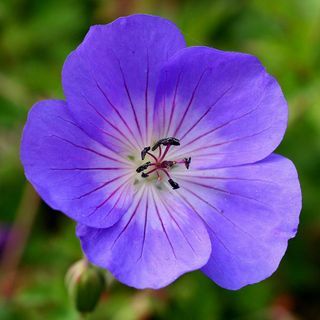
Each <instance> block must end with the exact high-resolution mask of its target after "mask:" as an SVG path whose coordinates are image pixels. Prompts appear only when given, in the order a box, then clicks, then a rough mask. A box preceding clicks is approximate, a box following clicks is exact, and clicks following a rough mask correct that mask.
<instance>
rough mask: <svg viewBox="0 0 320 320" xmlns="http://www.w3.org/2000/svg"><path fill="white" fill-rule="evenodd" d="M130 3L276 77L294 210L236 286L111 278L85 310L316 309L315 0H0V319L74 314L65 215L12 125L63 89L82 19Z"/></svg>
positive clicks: (181, 315)
mask: <svg viewBox="0 0 320 320" xmlns="http://www.w3.org/2000/svg"><path fill="white" fill-rule="evenodd" d="M136 12H141V13H151V14H156V15H161V16H163V17H167V18H169V19H171V20H173V21H174V22H175V23H176V24H177V25H178V26H179V27H180V28H181V29H182V32H183V33H184V34H185V37H186V39H187V42H188V44H189V45H208V46H214V47H217V48H220V49H223V50H232V51H243V52H248V53H251V54H254V55H256V56H258V57H259V59H260V60H261V61H262V62H263V64H264V65H265V66H266V67H267V70H268V71H269V72H270V73H271V74H273V75H274V76H275V77H276V78H277V79H278V81H279V82H280V84H281V86H282V88H283V91H284V93H285V96H286V97H287V99H288V102H289V106H290V121H289V128H288V131H287V133H286V136H285V138H284V140H283V142H282V144H281V146H280V147H279V149H278V152H280V153H282V154H283V155H285V156H287V157H289V158H290V159H292V160H293V161H294V163H295V164H296V166H297V169H298V172H299V175H300V181H301V185H302V190H303V199H304V200H303V211H302V215H301V223H300V228H299V232H298V235H297V237H296V238H295V239H293V240H291V241H290V244H289V249H288V251H287V254H286V256H285V258H284V259H283V261H282V262H281V265H280V268H279V269H278V271H277V272H276V273H275V274H274V275H273V276H272V277H271V278H269V279H268V280H266V281H264V282H262V283H260V284H256V285H253V286H249V287H246V288H244V289H242V290H240V291H235V292H233V291H227V290H224V289H222V288H219V287H218V286H216V285H215V284H214V283H212V282H211V281H210V280H209V279H207V278H206V277H205V276H203V275H202V274H201V273H200V272H194V273H191V274H187V275H185V276H183V277H181V278H180V279H178V280H177V281H176V282H175V283H174V284H172V285H171V286H169V287H167V288H165V289H163V290H160V291H151V290H146V291H136V290H133V289H130V288H127V287H125V286H123V285H121V284H119V283H113V284H112V286H110V288H109V289H108V290H107V291H106V292H105V293H104V294H103V296H102V299H101V301H100V303H99V305H98V307H97V309H96V311H95V312H94V313H93V314H91V315H90V316H88V319H117V320H129V319H200V320H202V319H205V320H206V319H226V320H229V319H231V320H232V319H239V320H240V319H243V320H245V319H247V320H264V319H265V320H269V319H270V320H273V319H275V320H278V319H281V320H292V319H310V320H316V319H320V250H319V248H320V1H319V0H304V1H302V0H288V1H285V0H268V1H262V0H256V1H254V0H252V1H251V0H208V1H206V0H189V1H182V0H167V1H156V0H140V1H139V0H136V1H129V0H109V1H108V0H81V1H76V0H46V1H44V0H1V1H0V277H1V282H0V285H1V287H0V290H1V291H0V319H27V320H28V319H36V320H37V319H48V320H50V319H78V318H79V315H78V314H77V312H76V311H75V309H74V307H73V305H72V303H71V302H70V300H69V299H68V295H67V291H66V289H65V286H64V275H65V273H66V271H67V269H68V267H69V266H70V265H71V264H72V263H73V262H74V261H76V260H77V259H79V258H81V250H80V247H79V243H78V240H77V239H76V237H75V235H74V224H73V223H72V222H71V221H70V220H68V219H67V218H66V217H64V216H63V215H62V214H60V213H58V212H54V211H52V210H51V209H50V208H48V207H47V206H46V205H45V204H44V203H43V202H41V201H40V199H39V198H38V197H37V195H36V194H35V193H34V191H33V189H32V188H31V187H30V185H28V183H27V182H26V180H25V178H24V174H23V170H22V167H21V164H20V161H19V144H20V136H21V130H22V128H23V124H24V122H25V120H26V116H27V112H28V110H29V109H30V107H31V106H32V104H33V103H35V102H36V101H37V100H39V99H42V98H54V97H56V98H63V93H62V89H61V83H60V74H61V67H62V65H63V62H64V59H65V58H66V56H67V54H68V53H69V52H70V51H72V50H73V49H74V48H75V47H76V46H77V44H78V43H79V42H81V40H82V39H83V37H84V35H85V33H86V32H87V30H88V28H89V26H90V25H92V24H96V23H108V22H110V21H112V20H114V19H115V18H117V17H119V16H122V15H127V14H131V13H136Z"/></svg>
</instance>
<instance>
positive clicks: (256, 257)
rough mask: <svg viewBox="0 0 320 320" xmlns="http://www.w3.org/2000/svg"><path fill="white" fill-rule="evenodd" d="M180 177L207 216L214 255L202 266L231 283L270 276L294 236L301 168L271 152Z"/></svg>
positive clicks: (217, 278)
mask: <svg viewBox="0 0 320 320" xmlns="http://www.w3.org/2000/svg"><path fill="white" fill-rule="evenodd" d="M175 179H176V180H177V181H178V182H179V184H180V186H181V191H180V194H181V195H182V197H184V198H185V201H186V202H187V203H188V204H189V206H191V207H192V208H193V209H194V210H195V211H197V212H198V213H199V215H201V216H202V217H203V219H204V221H206V223H207V227H208V231H209V233H210V237H211V241H212V255H211V257H210V260H209V262H208V264H207V265H206V266H205V267H204V268H203V269H202V270H203V271H204V273H205V274H206V275H208V276H209V277H210V278H211V279H212V280H214V281H215V282H216V283H217V284H219V285H220V286H222V287H224V288H227V289H239V288H241V287H243V286H245V285H248V284H252V283H255V282H259V281H261V280H263V279H265V278H267V277H269V276H270V275H271V274H272V273H273V272H274V271H275V270H276V269H277V267H278V265H279V263H280V260H281V258H282V256H283V255H284V253H285V251H286V248H287V241H288V239H290V238H292V237H294V235H295V233H296V231H297V226H298V223H299V213H300V210H301V191H300V186H299V181H298V177H297V172H296V169H295V167H294V165H293V164H292V163H291V161H290V160H288V159H286V158H284V157H281V156H278V155H275V154H273V155H271V156H269V157H268V158H266V159H265V160H263V161H260V162H257V163H254V164H248V165H243V166H238V167H229V168H223V169H208V170H202V171H199V170H197V171H190V173H189V174H188V175H186V174H184V176H182V175H181V176H180V179H179V177H178V175H177V176H176V177H175Z"/></svg>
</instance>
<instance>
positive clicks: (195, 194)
mask: <svg viewBox="0 0 320 320" xmlns="http://www.w3.org/2000/svg"><path fill="white" fill-rule="evenodd" d="M184 189H185V190H186V191H188V192H189V193H191V194H192V195H193V196H195V197H196V198H198V199H199V200H200V201H202V202H203V203H205V204H206V205H207V206H209V207H210V208H212V209H213V210H214V211H216V212H217V213H218V214H219V215H220V216H221V217H223V218H224V219H225V220H227V221H228V222H229V223H230V224H232V225H233V226H234V227H235V228H237V229H239V230H240V231H241V232H242V233H244V234H246V235H248V236H249V237H250V238H252V239H254V240H256V238H255V237H253V236H252V235H251V234H250V233H248V232H247V231H246V230H244V229H242V228H241V227H240V226H239V225H237V224H236V223H234V222H233V221H232V220H231V219H229V218H228V217H227V216H226V215H224V214H223V211H222V210H220V209H218V208H216V207H215V206H214V205H212V203H210V202H209V201H207V200H205V199H203V198H202V197H201V196H200V195H199V194H197V193H196V192H194V191H192V190H190V189H188V188H186V187H185V186H184Z"/></svg>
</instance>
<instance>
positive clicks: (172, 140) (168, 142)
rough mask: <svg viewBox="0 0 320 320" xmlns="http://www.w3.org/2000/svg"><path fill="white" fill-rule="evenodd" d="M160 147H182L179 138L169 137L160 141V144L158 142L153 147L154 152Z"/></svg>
mask: <svg viewBox="0 0 320 320" xmlns="http://www.w3.org/2000/svg"><path fill="white" fill-rule="evenodd" d="M160 145H164V146H180V141H179V139H177V138H174V137H169V138H163V139H160V140H159V141H158V142H156V143H155V144H154V145H153V147H152V149H151V150H152V151H154V150H156V149H157V148H158V147H160Z"/></svg>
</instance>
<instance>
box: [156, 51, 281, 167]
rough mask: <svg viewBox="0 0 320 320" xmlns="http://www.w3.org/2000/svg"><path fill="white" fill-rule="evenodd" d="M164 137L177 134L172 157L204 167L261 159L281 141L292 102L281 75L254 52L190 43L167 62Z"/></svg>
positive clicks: (161, 114) (160, 105)
mask: <svg viewBox="0 0 320 320" xmlns="http://www.w3.org/2000/svg"><path fill="white" fill-rule="evenodd" d="M154 124H155V131H156V135H157V136H159V137H166V136H174V137H176V138H179V139H180V142H181V147H180V148H179V149H177V151H176V152H175V153H174V154H172V157H173V158H180V157H181V158H182V157H184V156H191V157H192V161H193V166H194V167H195V166H196V167H199V168H214V167H225V166H231V165H239V164H245V163H251V162H255V161H259V160H261V159H263V158H265V157H266V156H268V155H269V154H270V153H271V152H272V151H273V150H274V149H275V148H276V147H277V146H278V144H279V143H280V141H281V140H282V137H283V135H284V132H285V129H286V125H287V104H286V101H285V99H284V97H283V94H282V92H281V89H280V87H279V85H278V84H277V82H276V80H275V79H274V78H273V77H271V76H270V75H269V74H267V72H266V71H265V69H264V68H263V66H262V65H261V63H260V62H259V61H258V60H257V59H256V58H255V57H253V56H251V55H248V54H242V53H234V52H223V51H219V50H215V49H211V48H206V47H191V48H186V49H183V50H181V51H180V52H178V53H177V54H176V55H175V56H174V57H172V58H171V59H170V60H169V62H168V63H167V64H166V66H165V67H164V69H163V71H162V74H161V80H160V84H159V87H158V91H157V96H156V107H155V116H154Z"/></svg>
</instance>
